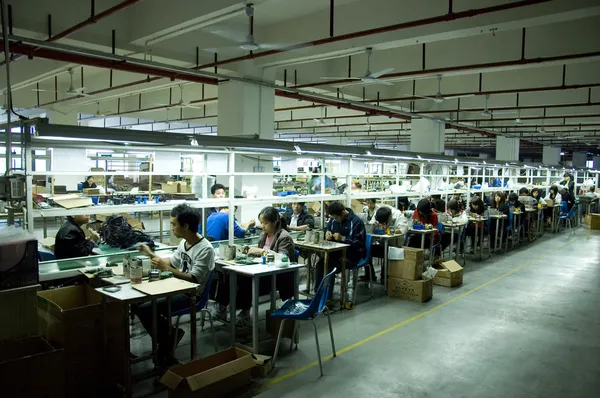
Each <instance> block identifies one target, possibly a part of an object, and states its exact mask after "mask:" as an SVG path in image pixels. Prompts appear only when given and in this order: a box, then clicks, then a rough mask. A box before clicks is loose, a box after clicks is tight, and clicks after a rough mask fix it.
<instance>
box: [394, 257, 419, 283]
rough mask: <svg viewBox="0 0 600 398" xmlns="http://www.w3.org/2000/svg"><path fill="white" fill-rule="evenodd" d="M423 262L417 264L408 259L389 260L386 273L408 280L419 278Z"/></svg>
mask: <svg viewBox="0 0 600 398" xmlns="http://www.w3.org/2000/svg"><path fill="white" fill-rule="evenodd" d="M422 274H423V264H417V263H415V262H414V261H409V260H389V263H388V275H389V276H392V277H394V278H402V279H409V280H412V281H414V280H418V279H421V275H422Z"/></svg>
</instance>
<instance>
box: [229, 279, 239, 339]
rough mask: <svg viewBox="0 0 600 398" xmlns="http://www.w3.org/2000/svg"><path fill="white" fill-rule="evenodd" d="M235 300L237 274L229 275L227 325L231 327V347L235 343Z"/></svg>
mask: <svg viewBox="0 0 600 398" xmlns="http://www.w3.org/2000/svg"><path fill="white" fill-rule="evenodd" d="M236 299H237V274H236V273H235V272H230V273H229V323H230V325H229V326H230V327H231V345H233V343H235V323H236V319H235V313H236V311H237V309H236V308H235V304H236Z"/></svg>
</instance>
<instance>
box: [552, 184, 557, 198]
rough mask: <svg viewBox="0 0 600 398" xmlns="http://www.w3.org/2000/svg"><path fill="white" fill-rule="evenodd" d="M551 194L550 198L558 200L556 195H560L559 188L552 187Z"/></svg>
mask: <svg viewBox="0 0 600 398" xmlns="http://www.w3.org/2000/svg"><path fill="white" fill-rule="evenodd" d="M550 192H551V193H550V196H552V199H554V198H556V195H558V187H557V186H556V185H552V186H551V187H550ZM553 194H554V195H553Z"/></svg>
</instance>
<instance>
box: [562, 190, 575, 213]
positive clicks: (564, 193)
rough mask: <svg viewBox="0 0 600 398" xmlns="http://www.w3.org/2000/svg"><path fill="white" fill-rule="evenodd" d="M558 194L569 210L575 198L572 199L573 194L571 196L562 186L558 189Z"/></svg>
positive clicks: (573, 204)
mask: <svg viewBox="0 0 600 398" xmlns="http://www.w3.org/2000/svg"><path fill="white" fill-rule="evenodd" d="M560 196H561V199H562V201H563V202H567V207H568V208H569V211H571V209H572V208H573V206H575V199H573V196H571V194H570V193H569V191H568V190H567V188H563V189H562V190H561V191H560Z"/></svg>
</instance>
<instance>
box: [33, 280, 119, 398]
mask: <svg viewBox="0 0 600 398" xmlns="http://www.w3.org/2000/svg"><path fill="white" fill-rule="evenodd" d="M37 299H38V301H37V307H38V330H39V333H40V335H42V336H44V337H45V338H46V340H48V341H49V342H50V343H51V344H53V345H54V346H57V347H61V348H63V349H64V356H65V372H64V373H65V374H66V377H67V397H95V396H98V397H102V396H111V395H110V394H109V393H107V390H110V389H111V388H113V387H115V386H116V385H117V384H118V383H120V384H122V383H123V382H124V380H123V378H124V377H125V363H124V362H125V361H124V360H123V358H124V357H125V355H129V353H128V352H127V350H126V344H125V343H126V342H125V331H126V329H125V328H126V327H129V325H126V324H125V323H124V321H123V319H124V311H125V310H126V309H125V306H123V305H122V304H121V303H120V302H111V303H108V304H107V305H106V307H105V311H106V312H103V306H102V295H101V294H100V293H98V292H96V291H95V290H94V289H93V288H92V287H91V286H89V285H78V286H70V287H64V288H59V289H52V290H45V291H41V292H38V294H37ZM105 320H106V332H107V336H106V337H107V344H108V346H109V347H110V349H109V350H108V353H107V357H106V361H104V360H102V359H104V329H105V324H104V321H105ZM99 375H102V377H99Z"/></svg>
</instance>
